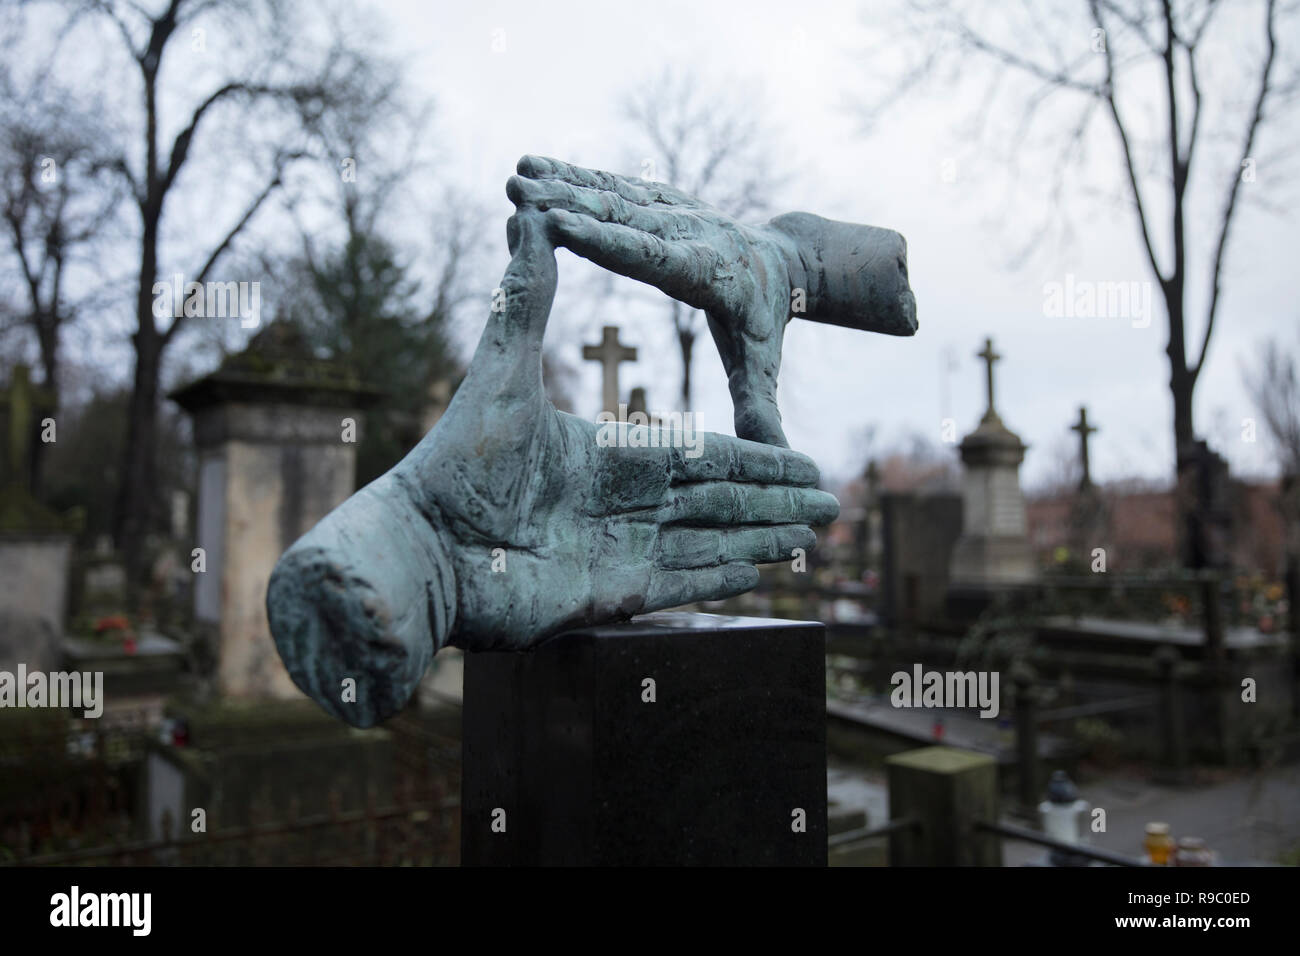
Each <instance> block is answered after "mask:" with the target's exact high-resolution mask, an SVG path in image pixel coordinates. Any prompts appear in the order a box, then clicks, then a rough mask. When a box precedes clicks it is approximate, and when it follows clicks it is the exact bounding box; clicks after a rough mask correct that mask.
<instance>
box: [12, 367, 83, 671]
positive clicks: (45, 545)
mask: <svg viewBox="0 0 1300 956" xmlns="http://www.w3.org/2000/svg"><path fill="white" fill-rule="evenodd" d="M53 409H54V401H53V396H51V395H50V394H49V393H48V392H46V390H45V389H43V388H40V387H39V386H36V385H33V384H32V381H31V373H30V370H29V369H28V368H27V366H26V365H18V366H16V367H15V368H14V371H13V379H12V381H11V382H10V383H9V387H8V388H7V389H5V390H4V391H3V392H0V410H3V412H4V420H5V423H6V425H7V426H8V430H7V435H6V438H7V441H6V443H5V460H4V475H3V487H2V488H0V582H2V583H0V669H12V668H13V667H14V666H15V665H16V664H17V663H18V662H19V661H22V662H24V663H25V664H26V665H27V666H28V667H30V668H32V669H33V670H48V669H51V668H54V667H57V666H58V662H59V658H60V653H61V652H60V650H59V641H60V639H61V638H62V637H63V633H64V627H65V624H66V617H67V613H68V580H69V569H70V564H71V560H72V543H73V538H74V536H75V534H76V532H77V531H79V530H80V528H81V524H82V519H81V516H80V514H77V513H73V514H69V515H59V514H56V513H55V512H54V511H51V510H50V509H49V508H47V507H46V506H45V505H43V504H41V503H40V502H39V501H37V500H36V498H35V497H33V494H32V490H33V489H32V475H33V471H34V467H33V462H34V457H35V451H36V441H37V440H38V436H39V435H40V433H41V431H42V430H43V427H42V424H41V420H42V419H43V418H46V417H48V416H49V414H51V413H52V412H53ZM56 426H57V423H56ZM54 437H56V438H57V431H56V432H55V433H54Z"/></svg>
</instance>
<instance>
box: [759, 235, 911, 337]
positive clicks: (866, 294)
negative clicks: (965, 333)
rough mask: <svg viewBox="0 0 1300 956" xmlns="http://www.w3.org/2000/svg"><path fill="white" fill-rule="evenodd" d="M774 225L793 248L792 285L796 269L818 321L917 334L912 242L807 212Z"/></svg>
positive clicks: (811, 315)
mask: <svg viewBox="0 0 1300 956" xmlns="http://www.w3.org/2000/svg"><path fill="white" fill-rule="evenodd" d="M768 227H769V228H771V229H773V230H775V231H777V232H779V233H781V234H782V235H784V236H785V237H787V239H788V240H789V242H790V244H791V245H790V246H788V247H787V246H786V245H785V244H784V243H783V244H782V247H783V248H790V249H793V251H792V252H788V253H787V259H788V260H789V261H790V268H791V287H792V288H799V287H801V286H799V284H798V283H797V282H795V281H794V280H795V278H796V273H802V278H803V281H804V282H806V283H807V284H806V285H805V286H802V288H806V289H807V292H808V302H807V305H808V311H807V313H806V314H804V315H803V316H802V317H803V318H807V319H811V320H812V321H814V322H825V323H828V324H830V325H843V326H847V327H848V328H853V329H862V330H865V331H868V332H883V333H885V334H886V335H912V334H914V333H915V332H916V328H917V324H916V300H915V299H914V298H913V296H912V290H911V287H910V285H909V284H908V277H907V242H906V241H905V240H904V239H903V237H902V236H901V235H899V234H898V233H896V232H894V231H893V230H892V229H880V228H877V227H875V226H860V225H856V224H854V223H849V222H836V221H835V220H833V219H823V218H822V217H821V216H814V215H812V214H811V213H806V212H791V213H786V214H785V215H783V216H777V217H776V218H775V219H773V220H772V221H771V222H770V223H768Z"/></svg>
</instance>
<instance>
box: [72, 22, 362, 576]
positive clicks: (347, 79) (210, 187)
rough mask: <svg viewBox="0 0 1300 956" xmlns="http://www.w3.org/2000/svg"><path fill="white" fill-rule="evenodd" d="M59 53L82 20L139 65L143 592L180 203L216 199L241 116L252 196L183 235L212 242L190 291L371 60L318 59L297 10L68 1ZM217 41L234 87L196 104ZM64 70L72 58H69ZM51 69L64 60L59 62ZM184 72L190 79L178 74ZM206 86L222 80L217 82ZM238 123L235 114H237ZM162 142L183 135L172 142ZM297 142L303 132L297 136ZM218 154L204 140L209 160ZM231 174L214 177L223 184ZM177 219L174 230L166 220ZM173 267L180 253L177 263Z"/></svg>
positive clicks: (343, 46) (124, 537)
mask: <svg viewBox="0 0 1300 956" xmlns="http://www.w3.org/2000/svg"><path fill="white" fill-rule="evenodd" d="M64 6H66V7H67V8H68V9H69V13H68V16H67V18H66V21H65V23H64V26H63V29H62V31H61V32H60V40H62V39H64V38H66V37H68V36H70V35H71V34H72V31H73V30H74V28H78V27H80V26H81V25H82V23H83V22H85V21H94V22H97V23H102V24H103V25H104V26H105V27H106V35H107V36H108V37H110V38H111V39H115V40H116V42H117V44H118V46H119V49H120V51H121V52H124V53H125V55H126V57H127V58H128V60H129V62H130V63H131V64H132V67H133V71H134V74H135V87H136V92H137V93H138V95H139V104H140V109H139V112H138V113H137V114H136V115H135V116H130V117H123V118H122V125H123V130H122V139H121V141H120V142H119V143H118V144H117V149H118V152H117V154H116V157H115V159H114V161H113V168H114V169H115V171H116V172H117V174H118V175H119V176H120V177H121V179H122V181H123V182H124V183H125V184H126V187H127V188H128V190H129V192H130V195H131V198H132V205H133V206H134V207H135V210H136V212H137V213H138V230H139V232H138V265H139V268H138V272H137V282H136V289H135V309H134V311H135V326H136V328H135V332H134V335H133V341H132V344H133V347H134V350H135V371H134V378H133V382H132V390H131V401H130V406H129V411H128V427H127V440H126V452H125V461H124V463H123V472H122V476H121V485H120V488H119V492H118V496H117V507H116V513H115V516H114V527H115V537H116V539H117V543H118V546H119V548H120V549H121V550H122V552H123V556H124V559H125V561H126V562H127V565H128V573H129V575H130V578H131V580H132V582H136V581H138V580H139V579H140V578H141V577H142V571H143V568H144V567H145V560H146V556H145V555H144V554H143V544H144V541H145V535H146V533H147V531H148V530H149V528H150V526H151V523H152V522H151V519H152V509H153V504H154V501H155V499H156V495H155V489H154V478H155V474H156V467H157V463H156V445H157V440H158V413H159V389H160V381H161V375H162V369H163V356H164V352H165V350H166V349H167V347H168V346H169V345H170V344H171V343H172V342H174V341H175V340H176V337H177V335H178V333H180V332H181V330H182V329H183V328H184V327H185V325H186V324H187V323H186V319H185V316H183V315H182V316H179V317H173V316H168V315H164V316H156V315H155V314H154V302H155V298H156V295H157V293H156V291H155V284H156V282H157V280H158V278H159V275H160V273H161V272H162V269H161V265H162V256H163V253H164V252H165V251H166V250H165V249H164V234H165V232H166V234H167V235H169V236H170V235H175V232H174V230H165V227H166V226H167V225H168V224H169V223H172V224H174V216H175V211H176V210H177V207H178V206H179V205H180V204H181V202H182V200H184V199H186V198H193V197H196V196H204V195H211V193H212V192H215V190H216V188H217V185H218V183H217V182H216V181H214V180H213V179H209V180H208V181H206V182H205V181H204V179H203V178H202V177H201V176H200V175H196V174H195V170H196V169H197V168H198V165H200V164H196V163H195V161H194V157H195V155H196V150H195V148H194V147H195V144H196V143H197V142H199V140H200V137H201V135H202V134H203V131H204V130H205V129H206V128H208V127H209V126H212V125H213V124H214V123H215V122H216V119H215V118H216V117H218V116H220V115H222V114H224V115H225V116H226V117H227V118H231V117H232V116H235V117H238V118H239V119H240V120H241V121H242V122H241V124H240V127H239V134H240V142H239V144H238V147H239V148H238V151H237V152H236V151H231V154H230V161H231V164H232V165H236V164H238V163H243V164H245V165H247V166H251V167H253V168H252V169H251V170H250V176H255V177H256V178H257V180H258V182H257V184H255V185H254V186H252V187H251V188H250V189H249V191H248V193H247V195H246V196H245V197H244V198H243V200H242V202H239V201H237V202H235V203H232V207H233V208H234V210H235V211H234V212H233V213H232V214H230V215H228V217H227V220H226V221H225V222H224V223H212V222H210V221H208V220H207V219H206V218H204V219H203V220H202V221H191V222H188V223H186V226H187V228H186V230H185V233H186V234H187V236H188V237H189V238H190V239H191V240H193V242H194V243H195V244H196V245H198V244H203V243H206V248H205V249H203V251H201V252H200V253H199V255H198V256H197V258H196V259H195V263H196V268H195V269H194V270H193V271H192V272H186V273H183V274H184V275H185V277H186V279H187V280H188V281H189V282H194V283H199V284H200V285H202V284H204V283H206V282H207V281H209V280H210V279H211V278H212V277H213V276H214V274H215V270H216V269H217V268H218V266H220V265H221V263H222V261H223V259H224V257H225V256H226V255H227V253H229V251H230V250H231V248H232V246H234V244H235V242H236V240H237V239H239V237H240V236H241V235H242V234H243V233H245V231H246V230H247V229H248V227H249V225H250V223H252V222H253V220H254V219H255V217H257V215H258V213H259V211H261V210H262V209H263V208H264V207H265V206H266V205H267V203H268V200H269V199H270V197H271V196H272V195H273V194H274V193H275V192H276V191H277V190H278V189H279V188H280V186H281V184H282V181H283V176H284V175H285V171H286V169H287V167H288V166H289V165H290V164H291V163H292V162H294V161H295V160H297V159H300V158H302V157H303V156H304V154H305V150H306V146H307V144H308V143H309V142H310V138H309V134H310V132H311V130H312V129H313V127H315V126H316V125H317V124H319V122H320V120H321V117H323V116H325V115H326V114H328V113H329V112H330V111H331V110H332V109H335V108H337V107H338V106H339V105H340V104H342V103H355V102H356V100H357V99H359V98H362V97H363V94H364V92H365V90H364V86H363V83H364V81H365V79H366V78H367V74H366V71H365V65H366V58H365V57H364V56H363V55H362V54H361V53H359V52H358V51H357V50H355V49H353V48H352V47H350V46H349V45H348V44H347V43H346V42H344V41H339V40H335V41H333V42H332V43H329V44H325V45H323V46H320V48H319V51H318V45H317V44H315V43H314V42H313V40H312V37H313V36H314V35H315V34H314V33H313V32H312V31H309V30H308V29H307V24H306V23H305V21H303V20H302V19H301V18H300V17H299V16H297V13H298V11H297V10H296V5H295V4H294V3H293V2H292V0H165V2H161V3H158V4H156V5H154V7H153V8H152V9H150V8H148V7H146V6H145V5H144V4H142V3H138V2H134V0H123V2H118V0H71V2H68V3H65V4H64ZM209 35H210V36H211V40H212V41H213V42H215V41H216V40H217V39H218V38H220V37H222V36H224V37H226V38H228V39H229V38H232V37H233V38H237V43H227V44H226V45H225V48H224V49H223V52H222V54H221V55H220V56H218V57H213V58H211V60H210V61H209V62H213V63H214V64H215V65H218V66H219V67H220V69H219V70H218V71H217V72H218V73H220V72H222V71H224V76H220V77H219V78H217V79H214V80H211V81H209V82H208V84H207V87H206V89H205V90H204V91H203V92H200V93H199V94H197V95H194V96H192V97H188V96H187V94H189V93H190V91H191V90H192V89H193V85H194V84H193V83H192V82H191V81H192V79H193V74H191V73H190V71H187V70H185V69H184V68H183V67H184V66H186V65H187V64H185V63H183V62H179V61H181V60H182V58H185V57H193V56H194V55H195V54H196V53H199V52H202V50H203V49H204V48H205V47H206V45H207V43H208V42H209ZM65 58H66V57H65ZM50 59H51V62H53V61H54V60H55V57H54V56H53V55H51V58H50ZM168 63H173V64H174V65H175V66H176V67H181V69H174V68H173V69H167V68H166V67H167V65H168ZM199 75H200V76H204V77H206V76H208V75H211V74H210V73H208V72H207V71H201V72H199ZM185 98H190V104H189V106H188V107H187V108H186V110H185V112H184V113H183V114H182V117H181V119H180V122H179V123H176V122H174V121H172V120H171V119H170V117H169V115H168V112H169V109H170V108H173V104H175V103H176V102H178V101H181V100H183V99H185ZM232 111H233V112H232ZM165 130H175V132H174V133H170V134H169V133H165V132H164V131H165ZM295 130H297V131H299V132H298V133H297V134H295V132H294V131H295ZM216 148H217V142H216V141H215V140H213V139H212V138H211V137H209V138H208V139H207V140H205V145H204V149H202V150H199V152H200V153H206V152H208V151H209V150H210V149H216ZM227 173H228V170H226V169H220V168H218V169H217V170H216V171H215V172H213V173H212V174H211V175H212V176H213V177H221V185H223V186H224V185H225V184H226V183H225V180H226V179H227V178H228V176H227V175H226V174H227ZM169 209H172V210H174V211H173V213H172V217H173V219H170V220H169V218H168V210H169ZM171 255H173V256H174V255H175V253H174V252H173V253H171Z"/></svg>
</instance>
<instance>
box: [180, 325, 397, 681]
mask: <svg viewBox="0 0 1300 956" xmlns="http://www.w3.org/2000/svg"><path fill="white" fill-rule="evenodd" d="M376 394H377V393H375V392H374V391H373V390H371V389H367V388H366V387H364V386H363V385H362V384H361V383H360V382H358V381H356V380H355V379H354V378H353V377H352V376H351V375H350V374H349V373H348V372H346V371H345V370H344V369H342V368H341V367H340V366H338V365H335V364H332V363H329V362H322V361H320V360H318V359H315V358H314V357H312V355H311V353H310V351H309V349H308V347H307V344H306V343H305V342H304V341H303V340H302V338H301V335H300V334H299V333H298V332H297V331H296V330H295V329H293V328H292V327H291V326H289V325H287V324H285V323H281V322H274V323H272V324H270V325H268V326H267V327H266V328H265V329H263V330H262V331H261V332H259V333H258V334H257V335H255V336H254V337H253V339H252V341H251V342H250V343H249V345H248V348H247V349H245V350H244V351H243V352H241V353H239V354H237V355H233V356H230V357H229V358H227V359H226V361H225V362H223V363H222V365H221V367H220V368H219V369H217V371H215V372H213V373H212V374H211V375H208V376H206V377H204V378H201V379H199V380H198V381H196V382H193V383H191V384H190V385H187V386H186V387H184V388H182V389H180V390H179V391H176V392H174V393H173V394H172V395H171V398H172V399H173V400H174V401H175V402H177V403H178V404H179V405H180V406H181V407H182V408H184V409H185V410H186V411H187V412H189V413H190V415H192V416H193V418H194V440H195V443H196V444H197V446H198V464H199V491H198V518H197V527H196V531H197V534H196V538H195V545H196V547H199V548H202V549H203V552H204V554H203V562H204V568H205V569H204V570H203V571H202V572H201V573H196V575H195V584H194V616H195V619H196V622H197V623H198V624H199V625H200V626H207V627H209V628H211V629H212V631H213V636H214V638H215V650H216V658H217V687H218V690H219V691H220V692H221V693H222V694H223V695H226V696H229V697H281V698H283V697H296V696H297V690H296V689H295V688H294V685H293V682H292V681H291V680H290V679H289V675H288V673H287V672H286V671H285V669H284V665H283V664H282V663H281V662H280V657H279V655H278V654H276V652H275V645H274V644H273V643H272V640H271V628H270V625H269V624H268V622H267V618H266V600H265V595H266V582H267V580H268V579H269V578H270V576H271V569H272V568H274V567H275V562H276V560H277V559H278V558H279V556H280V554H281V553H282V552H283V551H284V549H285V548H286V547H288V546H289V545H290V544H291V543H293V542H294V541H295V540H297V539H298V538H299V537H300V536H301V535H302V534H303V532H305V531H306V530H307V529H308V528H310V527H311V526H312V525H314V524H315V523H316V522H317V521H319V520H320V519H321V518H322V517H324V516H325V515H326V514H328V513H329V512H330V511H331V510H332V509H333V508H335V507H336V506H338V505H339V504H340V503H341V502H343V501H344V500H345V499H346V498H347V497H348V495H350V494H351V493H352V491H353V488H354V484H355V479H354V465H355V461H356V447H357V446H356V442H358V441H360V437H361V436H360V428H361V411H360V410H361V408H362V407H363V406H364V405H366V404H367V403H368V402H369V401H370V400H371V399H372V398H373V397H374V396H375V395H376ZM345 420H347V421H351V422H353V423H354V424H355V428H354V429H352V430H351V431H350V432H349V426H348V425H347V423H346V421H345Z"/></svg>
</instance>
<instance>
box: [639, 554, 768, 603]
mask: <svg viewBox="0 0 1300 956" xmlns="http://www.w3.org/2000/svg"><path fill="white" fill-rule="evenodd" d="M757 584H758V568H755V567H753V566H751V565H748V564H724V565H722V566H721V567H716V568H695V569H692V570H689V571H664V570H655V571H654V572H653V573H652V574H651V576H650V589H649V591H648V592H647V593H646V602H645V605H644V607H642V609H641V610H642V612H643V613H648V612H650V611H660V610H663V609H664V608H666V607H677V606H679V605H682V604H691V603H693V602H695V601H721V600H722V599H723V598H729V597H735V596H736V595H737V594H744V593H745V592H746V591H752V590H753V589H754V587H755V586H756V585H757Z"/></svg>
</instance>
